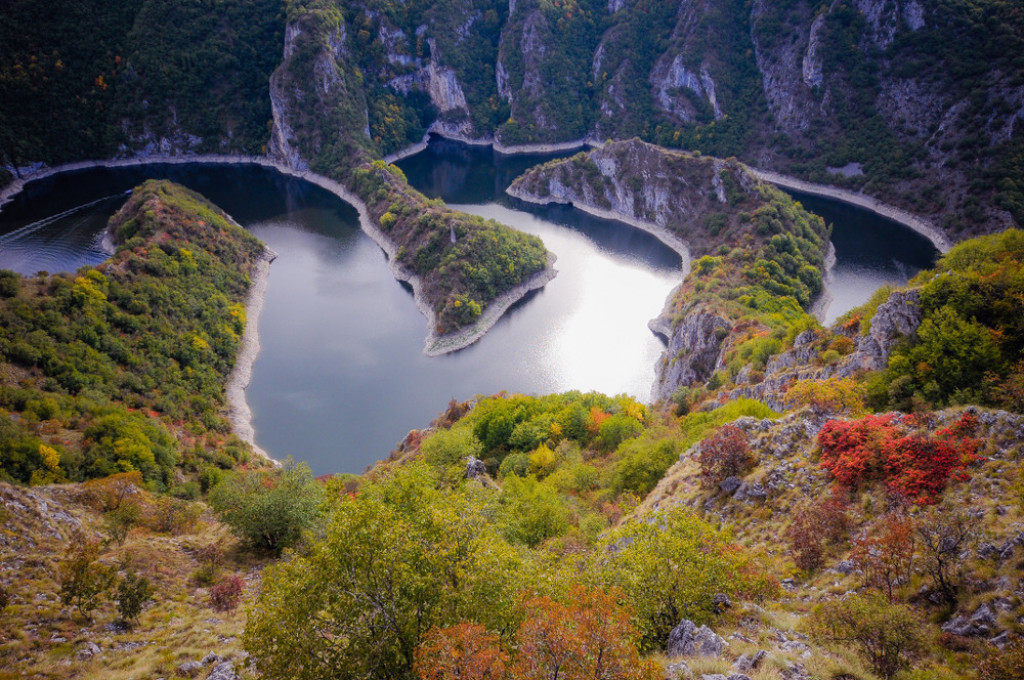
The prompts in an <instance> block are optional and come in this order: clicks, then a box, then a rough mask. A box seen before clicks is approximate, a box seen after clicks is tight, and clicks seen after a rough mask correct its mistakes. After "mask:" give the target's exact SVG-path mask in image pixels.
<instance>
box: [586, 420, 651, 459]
mask: <svg viewBox="0 0 1024 680" xmlns="http://www.w3.org/2000/svg"><path fill="white" fill-rule="evenodd" d="M643 431H644V426H643V425H642V424H641V423H640V421H639V420H637V419H636V418H633V417H631V416H628V415H626V414H625V413H616V414H615V415H612V416H608V417H607V418H605V419H604V420H602V421H601V423H600V425H598V428H597V445H598V447H599V448H600V449H601V450H602V451H614V450H615V449H616V448H617V447H618V445H619V444H621V443H622V442H624V441H625V440H627V439H630V438H632V437H636V436H637V435H639V434H640V433H641V432H643Z"/></svg>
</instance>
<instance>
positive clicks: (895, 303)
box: [680, 289, 922, 410]
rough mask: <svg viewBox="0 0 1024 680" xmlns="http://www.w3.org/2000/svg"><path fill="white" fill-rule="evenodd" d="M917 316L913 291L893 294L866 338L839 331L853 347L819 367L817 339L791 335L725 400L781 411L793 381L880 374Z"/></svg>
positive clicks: (919, 315) (914, 326)
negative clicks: (789, 344)
mask: <svg viewBox="0 0 1024 680" xmlns="http://www.w3.org/2000/svg"><path fill="white" fill-rule="evenodd" d="M921 318H922V312H921V306H920V295H919V291H917V290H916V289H908V290H897V291H894V292H893V293H891V294H890V295H889V298H888V299H887V300H886V301H885V302H884V303H882V304H881V305H879V306H878V309H877V310H876V311H875V314H874V316H872V318H871V328H870V329H869V331H868V332H867V333H866V334H863V335H861V334H860V333H858V332H857V330H856V329H854V330H851V331H847V332H846V333H845V334H846V335H847V337H849V338H851V339H852V340H853V341H854V343H855V344H854V349H853V351H852V352H851V353H850V354H847V355H846V356H844V357H842V358H841V359H839V360H838V361H836V362H835V363H832V364H822V363H821V361H820V357H821V355H822V353H823V351H824V347H822V346H821V343H818V342H816V341H817V340H819V337H818V335H817V334H816V333H814V332H813V331H805V332H803V333H801V334H800V335H798V336H797V337H796V340H795V341H794V343H793V347H792V349H790V350H787V351H785V352H782V353H780V354H777V355H776V356H774V357H772V358H771V360H769V361H768V364H767V366H766V367H765V370H764V376H763V377H760V379H757V380H755V379H754V377H753V373H752V372H751V371H749V370H748V371H746V372H742V371H741V373H740V375H739V376H737V378H736V383H737V384H738V385H739V386H738V387H736V388H735V389H733V390H730V391H729V392H728V394H729V397H730V398H733V399H735V398H739V397H749V398H752V399H758V400H760V401H763V402H765V403H766V404H768V405H769V406H770V407H772V408H773V409H777V410H785V409H786V408H788V407H789V405H788V404H786V403H785V400H784V397H785V393H786V390H787V389H788V387H789V386H790V385H792V384H793V382H795V381H797V380H827V379H828V378H850V377H853V376H855V375H857V374H859V373H862V372H865V371H880V370H882V369H884V368H885V367H886V366H887V365H888V362H889V355H890V354H891V353H892V350H893V348H894V347H895V346H896V345H897V344H898V343H899V342H900V341H902V340H904V339H906V338H910V337H912V336H913V335H914V334H915V333H916V332H917V328H918V326H920V325H921ZM743 383H746V384H743ZM680 384H685V383H680Z"/></svg>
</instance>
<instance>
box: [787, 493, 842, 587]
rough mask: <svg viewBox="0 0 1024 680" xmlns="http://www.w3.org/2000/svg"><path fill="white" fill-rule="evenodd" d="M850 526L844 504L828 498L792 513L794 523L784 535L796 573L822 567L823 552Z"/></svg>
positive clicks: (807, 504)
mask: <svg viewBox="0 0 1024 680" xmlns="http://www.w3.org/2000/svg"><path fill="white" fill-rule="evenodd" d="M849 526H850V518H849V516H848V515H847V514H846V504H845V503H844V502H843V501H842V500H841V499H839V498H836V497H835V496H831V497H829V498H823V499H820V500H817V501H806V502H804V503H801V504H800V505H798V506H797V507H796V508H795V509H794V510H793V523H792V524H790V525H789V527H788V528H787V529H786V532H785V534H784V535H783V536H784V538H785V539H786V541H787V542H788V543H789V547H790V550H792V553H793V561H794V562H795V563H796V566H797V567H798V568H799V569H802V570H804V571H806V572H812V571H815V570H816V569H820V568H821V566H822V565H823V564H824V563H825V550H826V548H827V547H828V546H829V545H835V544H837V543H839V542H840V541H841V540H842V539H843V537H844V536H845V535H846V532H847V530H848V529H849Z"/></svg>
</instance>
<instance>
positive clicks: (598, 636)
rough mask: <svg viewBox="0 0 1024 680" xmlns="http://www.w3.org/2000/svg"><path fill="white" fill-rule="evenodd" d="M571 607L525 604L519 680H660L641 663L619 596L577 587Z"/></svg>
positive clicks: (650, 667) (537, 602)
mask: <svg viewBox="0 0 1024 680" xmlns="http://www.w3.org/2000/svg"><path fill="white" fill-rule="evenodd" d="M569 601H570V602H571V604H561V603H559V602H555V601H553V600H551V599H550V598H547V597H540V598H535V599H533V600H530V601H528V602H527V603H526V609H527V611H530V612H533V615H532V616H531V617H530V618H528V619H526V620H525V621H524V622H523V624H522V626H520V628H519V635H518V640H519V650H518V654H517V658H516V663H515V667H514V671H513V672H514V675H515V677H516V678H518V679H520V680H559V679H561V680H584V679H585V678H587V679H589V678H601V679H606V680H641V679H646V678H654V677H656V672H655V666H654V665H653V664H652V663H650V662H648V661H641V660H640V657H639V653H638V651H637V642H638V636H637V633H636V630H635V629H634V627H633V625H632V624H631V623H630V620H629V613H628V611H626V610H625V609H623V608H622V607H619V606H618V604H617V602H616V597H615V595H614V594H611V593H607V592H604V591H601V590H588V589H586V588H582V587H580V586H576V587H574V588H573V589H572V591H571V592H570V594H569Z"/></svg>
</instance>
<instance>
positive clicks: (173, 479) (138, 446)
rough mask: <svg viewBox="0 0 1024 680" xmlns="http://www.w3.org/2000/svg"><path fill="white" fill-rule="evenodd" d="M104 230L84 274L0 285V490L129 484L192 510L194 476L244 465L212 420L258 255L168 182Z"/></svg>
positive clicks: (225, 431) (0, 275)
mask: <svg viewBox="0 0 1024 680" xmlns="http://www.w3.org/2000/svg"><path fill="white" fill-rule="evenodd" d="M108 228H109V229H110V231H111V233H112V234H113V237H114V240H115V242H116V243H117V244H118V246H117V252H116V253H115V254H114V256H113V257H112V258H111V259H110V260H108V261H106V262H104V263H103V264H101V265H99V266H97V267H93V268H87V269H83V270H80V271H78V272H76V273H74V274H52V275H42V276H33V277H21V276H19V275H17V274H14V273H13V272H8V271H3V272H0V321H2V322H0V360H2V362H3V363H2V364H0V366H2V367H3V380H2V381H0V409H2V411H0V414H2V416H3V417H0V428H2V430H3V437H2V438H0V476H2V477H3V478H4V479H6V480H8V481H16V482H20V483H23V484H27V483H34V484H40V483H52V482H67V481H74V482H80V481H84V480H87V479H93V478H97V477H105V476H108V475H112V474H115V473H125V472H140V473H142V479H143V480H144V481H145V482H146V483H147V484H148V485H149V486H150V488H152V489H154V490H160V491H170V492H172V493H180V494H184V495H187V496H195V495H196V494H198V492H199V487H200V484H199V482H198V481H197V480H198V478H199V477H200V476H201V474H207V475H213V477H216V476H217V475H218V474H219V473H218V472H217V471H218V470H220V469H227V468H232V467H234V466H236V465H237V464H238V463H239V462H240V461H245V460H248V458H249V455H250V454H249V449H248V446H247V445H244V444H242V443H241V442H239V441H237V439H235V438H234V436H233V435H232V434H231V428H230V425H229V423H228V421H227V419H226V418H225V414H224V383H225V380H226V378H227V375H228V373H229V372H230V371H231V368H232V367H233V366H234V363H235V357H236V356H237V354H238V350H239V347H240V339H241V336H242V333H243V332H244V330H245V308H244V301H245V297H246V292H247V291H248V287H249V278H248V273H249V272H250V271H251V269H252V266H253V264H254V262H255V261H256V260H257V259H258V258H259V257H261V256H262V253H263V250H264V248H263V245H262V244H261V243H260V242H259V241H257V240H256V239H255V238H254V237H252V236H251V235H249V234H248V232H246V231H244V230H243V229H241V228H240V227H238V226H237V225H235V224H234V223H233V222H232V221H231V220H230V219H229V218H227V217H226V216H225V215H224V213H222V212H221V211H220V210H219V209H218V208H216V207H214V206H213V205H211V204H210V203H209V202H207V201H206V199H204V198H202V197H201V196H199V195H198V194H194V193H192V192H190V191H188V190H186V189H184V188H182V187H178V186H175V185H172V184H170V183H167V182H157V181H149V182H146V183H145V184H143V185H142V186H140V187H138V188H136V190H135V191H134V192H133V194H132V197H131V198H130V199H129V201H128V203H126V204H125V206H124V207H123V208H122V209H121V210H120V211H119V212H118V213H117V214H116V215H115V216H114V217H113V218H112V219H111V222H110V225H109V227H108ZM204 471H205V472H204ZM178 472H184V473H186V476H185V477H181V476H180V475H179V474H177V473H178Z"/></svg>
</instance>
